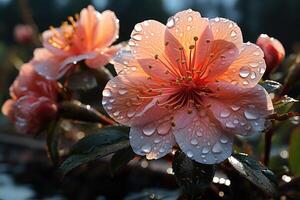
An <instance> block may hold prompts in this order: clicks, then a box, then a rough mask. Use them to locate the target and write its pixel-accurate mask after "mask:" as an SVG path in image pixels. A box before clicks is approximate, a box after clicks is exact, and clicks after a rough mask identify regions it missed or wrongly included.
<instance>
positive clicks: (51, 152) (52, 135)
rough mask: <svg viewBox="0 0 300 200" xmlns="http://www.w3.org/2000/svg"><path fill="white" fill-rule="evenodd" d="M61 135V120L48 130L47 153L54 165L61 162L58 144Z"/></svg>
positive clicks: (51, 124) (54, 122)
mask: <svg viewBox="0 0 300 200" xmlns="http://www.w3.org/2000/svg"><path fill="white" fill-rule="evenodd" d="M60 135H61V129H60V120H59V121H53V122H52V123H50V125H49V128H48V130H47V152H48V156H49V158H50V159H51V161H52V163H53V164H57V163H58V161H59V151H58V143H59V137H60Z"/></svg>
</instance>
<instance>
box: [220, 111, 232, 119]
mask: <svg viewBox="0 0 300 200" xmlns="http://www.w3.org/2000/svg"><path fill="white" fill-rule="evenodd" d="M229 115H230V112H229V111H228V110H224V111H222V112H221V113H220V117H222V118H226V117H229Z"/></svg>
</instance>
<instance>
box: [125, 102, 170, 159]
mask: <svg viewBox="0 0 300 200" xmlns="http://www.w3.org/2000/svg"><path fill="white" fill-rule="evenodd" d="M141 122H142V124H141ZM171 123H172V118H171V115H170V113H169V112H168V111H167V110H165V109H163V108H161V107H158V106H156V105H154V106H152V107H150V108H149V109H148V110H147V111H145V112H144V113H142V114H141V115H140V116H137V117H135V119H134V125H133V127H132V128H131V129H130V134H129V138H130V145H131V147H132V149H133V151H134V152H135V153H136V154H139V155H146V157H147V159H158V158H161V157H163V156H165V155H166V154H168V153H170V152H171V150H172V147H173V146H174V145H175V138H174V136H173V134H172V126H171Z"/></svg>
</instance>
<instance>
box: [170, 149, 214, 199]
mask: <svg viewBox="0 0 300 200" xmlns="http://www.w3.org/2000/svg"><path fill="white" fill-rule="evenodd" d="M172 167H173V171H174V173H175V176H176V180H177V182H178V184H179V185H180V186H181V187H182V188H183V190H184V192H185V193H186V194H190V195H192V196H198V195H200V194H201V193H202V192H203V189H205V188H207V187H208V186H209V185H210V183H211V181H212V179H213V177H214V174H215V165H205V164H200V163H197V162H195V161H193V160H191V159H190V158H188V157H187V156H186V155H185V153H183V152H182V151H177V152H176V154H175V157H174V160H173V165H172Z"/></svg>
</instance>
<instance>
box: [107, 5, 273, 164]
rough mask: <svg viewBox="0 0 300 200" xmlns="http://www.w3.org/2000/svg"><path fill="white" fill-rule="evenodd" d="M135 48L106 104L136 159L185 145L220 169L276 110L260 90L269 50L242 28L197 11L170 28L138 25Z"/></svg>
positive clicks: (118, 63)
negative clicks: (125, 129)
mask: <svg viewBox="0 0 300 200" xmlns="http://www.w3.org/2000/svg"><path fill="white" fill-rule="evenodd" d="M129 45H130V46H131V50H123V51H120V53H119V54H118V55H117V56H116V58H115V69H116V71H117V73H118V76H117V77H115V78H114V79H112V80H110V81H109V82H108V84H107V85H106V88H105V89H104V90H103V101H102V104H103V106H104V108H105V110H106V111H107V113H108V114H109V115H110V116H111V117H113V118H114V119H115V120H116V121H118V122H119V123H121V124H124V125H128V126H130V127H131V129H130V144H131V146H132V148H133V150H134V151H135V153H137V154H139V155H146V157H147V158H148V159H157V158H160V157H162V156H164V155H166V154H167V153H169V152H170V151H171V150H172V147H173V146H175V145H176V144H177V145H178V146H179V147H180V148H181V150H182V151H183V152H185V154H186V155H187V156H188V157H190V158H191V159H194V160H196V161H197V162H200V163H206V164H213V163H219V162H221V161H223V160H224V159H226V158H227V157H229V156H230V155H231V153H232V143H233V138H234V135H236V134H238V135H251V134H255V133H258V132H260V131H262V130H264V123H265V118H266V116H268V115H269V114H271V113H272V111H273V105H272V102H271V99H270V97H269V96H268V94H267V92H266V91H265V90H264V88H262V87H261V86H260V85H258V84H257V83H258V81H259V80H260V79H261V77H262V75H263V73H264V71H265V69H266V65H265V62H264V59H263V52H262V50H261V49H260V48H259V47H258V46H256V45H255V44H252V43H250V42H247V43H243V39H242V33H241V30H240V28H239V27H238V26H237V25H236V24H235V23H234V22H232V21H230V20H227V19H223V18H214V19H211V20H209V19H207V18H202V17H201V16H200V13H198V12H194V11H192V10H190V9H189V10H186V11H182V12H179V13H177V14H176V15H175V16H174V17H170V18H169V20H168V22H167V25H166V26H165V25H163V24H161V23H160V22H157V21H154V20H148V21H144V22H142V23H139V24H137V25H136V26H135V27H134V30H133V32H132V34H131V40H130V41H129Z"/></svg>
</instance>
